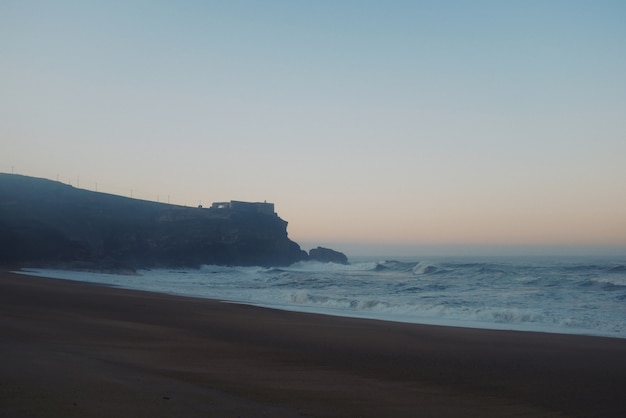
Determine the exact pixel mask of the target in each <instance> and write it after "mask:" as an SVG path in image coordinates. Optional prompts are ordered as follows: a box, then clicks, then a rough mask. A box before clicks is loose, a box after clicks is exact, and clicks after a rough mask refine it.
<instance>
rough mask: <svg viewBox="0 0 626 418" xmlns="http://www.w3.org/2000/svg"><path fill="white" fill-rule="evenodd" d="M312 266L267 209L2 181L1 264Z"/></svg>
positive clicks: (29, 180)
mask: <svg viewBox="0 0 626 418" xmlns="http://www.w3.org/2000/svg"><path fill="white" fill-rule="evenodd" d="M307 258H308V255H307V253H306V252H304V251H303V250H301V249H300V246H299V245H298V244H297V243H295V242H293V241H291V240H290V239H289V238H288V235H287V222H286V221H284V220H283V219H281V218H280V217H279V216H278V215H277V214H276V213H275V212H274V207H273V204H270V203H248V202H224V203H220V204H216V205H213V206H212V207H210V208H200V207H198V208H195V207H185V206H177V205H170V204H165V203H157V202H150V201H144V200H138V199H131V198H127V197H122V196H116V195H111V194H106V193H98V192H93V191H89V190H84V189H77V188H74V187H72V186H69V185H66V184H63V183H59V182H55V181H51V180H46V179H39V178H33V177H27V176H21V175H14V174H4V173H0V263H4V264H19V265H46V266H51V265H56V266H60V267H69V268H98V269H125V268H128V269H135V268H152V267H178V266H180V267H182V266H185V267H195V266H199V265H201V264H220V265H259V266H280V265H289V264H292V263H294V262H297V261H300V260H305V259H307Z"/></svg>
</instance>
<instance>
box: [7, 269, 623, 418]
mask: <svg viewBox="0 0 626 418" xmlns="http://www.w3.org/2000/svg"><path fill="white" fill-rule="evenodd" d="M0 312H1V315H0V416H1V417H26V416H28V417H51V416H59V417H60V416H63V417H111V416H120V417H121V416H136V417H174V416H176V417H178V416H185V417H194V416H199V417H200V416H201V417H299V416H310V417H381V416H387V417H389V416H397V417H407V416H421V417H428V416H432V417H442V416H443V417H445V416H450V417H456V416H472V417H478V416H481V417H484V416H493V417H496V416H497V417H502V416H516V417H540V416H554V417H557V416H581V417H591V416H597V417H610V416H615V417H617V416H620V417H621V416H624V414H625V413H626V396H625V395H624V394H625V393H626V339H612V338H601V337H587V336H575V335H558V334H545V333H530V332H512V331H493V330H478V329H465V328H452V327H436V326H425V325H414V324H401V323H393V322H384V321H373V320H361V319H351V318H338V317H330V316H323V315H313V314H303V313H294V312H285V311H278V310H272V309H264V308H257V307H252V306H246V305H238V304H232V303H224V302H219V301H213V300H207V299H197V298H186V297H178V296H171V295H163V294H156V293H148V292H139V291H131V290H124V289H116V288H107V287H102V286H96V285H90V284H83V283H78V282H70V281H64V280H55V279H45V278H36V277H29V276H26V275H20V274H14V273H8V272H1V273H0Z"/></svg>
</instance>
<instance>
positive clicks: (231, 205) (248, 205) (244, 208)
mask: <svg viewBox="0 0 626 418" xmlns="http://www.w3.org/2000/svg"><path fill="white" fill-rule="evenodd" d="M211 209H220V210H233V211H237V212H247V213H263V214H266V215H275V214H276V212H275V211H274V204H273V203H267V202H241V201H238V200H231V201H230V202H213V204H212V205H211Z"/></svg>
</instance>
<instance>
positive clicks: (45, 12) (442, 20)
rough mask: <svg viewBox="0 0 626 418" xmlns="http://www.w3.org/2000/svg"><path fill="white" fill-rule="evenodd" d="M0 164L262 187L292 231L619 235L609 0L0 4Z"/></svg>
mask: <svg viewBox="0 0 626 418" xmlns="http://www.w3.org/2000/svg"><path fill="white" fill-rule="evenodd" d="M0 171H1V172H7V173H11V172H13V173H16V174H24V175H29V176H35V177H43V178H48V179H52V180H57V179H58V180H59V181H62V182H65V183H70V184H72V185H73V186H75V187H80V188H85V189H90V190H97V191H101V192H108V193H115V194H121V195H125V196H132V197H135V198H141V199H147V200H155V201H161V202H170V203H176V204H182V205H189V206H197V205H198V204H203V205H205V206H208V205H210V204H211V203H212V202H214V201H228V200H245V201H268V202H274V203H275V205H276V211H277V212H278V214H279V215H280V216H281V217H282V218H283V219H285V220H287V221H288V222H289V227H288V233H289V236H290V237H291V238H292V239H293V240H295V241H296V242H298V243H300V244H301V245H302V246H303V248H305V249H306V248H307V247H312V246H317V245H325V246H332V247H334V248H336V249H338V250H344V251H346V252H354V253H363V254H364V253H370V254H377V253H382V252H385V251H387V252H396V253H399V252H402V251H408V252H411V251H433V252H437V251H444V250H445V249H446V248H448V249H453V250H454V251H457V252H460V253H471V252H475V251H476V249H481V248H482V249H484V250H485V251H496V252H497V251H500V250H501V249H502V248H512V249H520V248H524V249H531V248H534V249H535V250H534V251H539V252H541V251H543V249H546V248H557V247H558V248H587V249H588V248H596V249H597V248H612V249H615V248H617V249H618V251H622V253H624V252H626V2H624V1H620V0H615V1H609V0H593V1H592V0H589V1H577V0H567V1H558V0H542V1H533V0H528V1H481V0H477V1H448V0H437V1H419V0H415V1H385V2H382V1H363V0H361V1H349V0H346V1H325V0H317V1H298V0H293V1H273V0H267V1H237V0H227V1H189V0H179V1H159V0H154V1H135V0H126V1H116V0H110V1H104V2H96V1H93V2H92V1H66V0H57V1H54V2H51V1H31V0H15V1H14V0H0ZM444 252H445V251H444Z"/></svg>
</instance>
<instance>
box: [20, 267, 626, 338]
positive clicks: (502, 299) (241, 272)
mask: <svg viewBox="0 0 626 418" xmlns="http://www.w3.org/2000/svg"><path fill="white" fill-rule="evenodd" d="M23 272H24V273H27V274H30V275H37V276H46V277H52V278H62V279H70V280H76V281H81V282H91V283H98V284H103V285H107V286H116V287H122V288H128V289H137V290H148V291H153V292H161V293H168V294H176V295H185V296H194V297H203V298H211V299H219V300H223V301H229V302H233V303H244V304H251V305H257V306H264V307H270V308H276V309H283V310H290V311H302V312H312V313H318V314H324V315H336V316H349V317H358V318H370V319H379V320H386V321H398V322H408V323H420V324H433V325H446V326H460V327H470V328H487V329H508V330H522V331H539V332H550V333H568V334H586V335H597V336H608V337H616V338H626V257H622V258H620V257H613V258H602V257H589V258H583V257H576V258H550V257H525V258H524V257H508V258H504V257H492V258H489V257H482V258H480V257H454V258H453V257H447V258H445V257H437V258H429V259H418V258H417V257H415V258H414V259H411V258H407V257H402V258H400V257H398V258H395V259H389V258H387V259H383V258H380V257H361V258H353V259H351V264H349V265H339V264H332V263H319V262H300V263H296V264H293V265H291V266H289V267H280V268H263V267H224V266H211V265H206V266H202V267H201V268H199V269H155V270H141V271H138V274H136V275H115V274H103V273H91V272H76V271H62V270H51V269H32V270H27V271H23Z"/></svg>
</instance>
